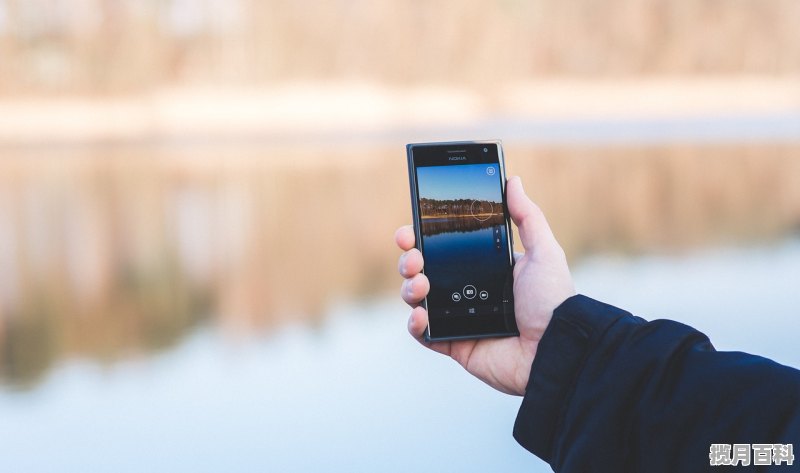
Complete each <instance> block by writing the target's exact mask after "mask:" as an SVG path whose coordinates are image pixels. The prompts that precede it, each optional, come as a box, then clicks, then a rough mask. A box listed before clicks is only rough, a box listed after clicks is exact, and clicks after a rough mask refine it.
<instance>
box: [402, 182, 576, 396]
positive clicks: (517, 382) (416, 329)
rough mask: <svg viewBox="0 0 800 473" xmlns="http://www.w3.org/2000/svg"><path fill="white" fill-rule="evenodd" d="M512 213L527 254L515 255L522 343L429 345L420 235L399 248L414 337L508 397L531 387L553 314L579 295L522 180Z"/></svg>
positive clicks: (407, 232) (512, 190)
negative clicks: (541, 343) (417, 244)
mask: <svg viewBox="0 0 800 473" xmlns="http://www.w3.org/2000/svg"><path fill="white" fill-rule="evenodd" d="M506 195H507V199H508V210H509V213H510V214H511V219H512V220H513V221H514V223H515V224H516V225H517V227H518V228H519V236H520V240H522V246H523V247H524V248H525V253H524V254H522V253H516V254H515V255H514V257H515V261H516V264H515V266H514V311H515V314H516V319H517V327H518V328H519V333H520V335H519V337H505V338H484V339H479V340H458V341H452V342H432V343H431V342H426V341H425V340H424V338H423V334H424V333H425V328H426V327H427V326H428V313H427V311H426V310H425V309H424V308H423V307H421V306H420V305H419V304H420V302H421V301H422V300H423V299H424V298H425V296H426V295H427V294H428V291H429V290H430V284H429V282H428V278H427V277H426V276H425V275H424V274H422V273H421V272H420V271H422V267H423V260H422V253H420V252H419V250H417V249H416V248H414V229H413V228H412V227H411V226H410V225H407V226H404V227H400V228H399V229H398V230H397V232H396V233H395V240H396V241H397V245H398V246H399V247H400V249H402V250H403V251H404V253H403V255H402V256H401V257H400V263H399V267H398V269H399V271H400V275H401V276H403V278H405V280H404V281H403V285H402V289H401V294H402V298H403V300H405V301H406V302H407V303H408V304H409V305H410V306H411V307H412V310H411V316H410V317H409V319H408V331H409V332H410V333H411V335H412V336H413V337H414V338H416V339H417V340H418V341H419V342H420V343H422V344H423V345H425V346H426V347H428V348H430V349H431V350H434V351H437V352H439V353H442V354H445V355H447V356H450V357H451V358H453V359H454V360H455V361H457V362H458V363H459V364H460V365H461V366H463V367H464V368H465V369H466V370H467V371H469V372H470V373H471V374H472V375H474V376H476V377H477V378H479V379H480V380H482V381H484V382H485V383H487V384H488V385H489V386H491V387H493V388H495V389H497V390H498V391H502V392H504V393H507V394H516V395H519V396H522V395H524V394H525V387H526V386H527V385H528V376H529V375H530V371H531V363H533V358H534V357H535V356H536V348H537V347H538V345H539V340H541V338H542V335H543V334H544V331H545V329H546V328H547V325H548V324H549V323H550V319H551V318H552V317H553V310H555V308H556V307H558V306H559V305H560V304H561V303H562V302H564V301H565V300H566V299H567V298H569V297H571V296H573V295H575V286H574V285H573V283H572V276H571V275H570V273H569V267H568V266H567V260H566V258H565V256H564V250H562V249H561V247H560V246H559V245H558V242H557V241H556V239H555V237H554V236H553V232H552V231H551V230H550V226H549V225H548V224H547V220H546V219H545V217H544V214H543V213H542V211H541V210H540V209H539V207H537V206H536V204H534V203H533V202H532V201H531V200H530V199H529V198H528V196H527V195H525V190H524V189H523V188H522V181H521V180H520V179H519V177H515V178H512V179H510V180H509V181H508V184H507V186H506Z"/></svg>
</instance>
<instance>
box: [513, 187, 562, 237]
mask: <svg viewBox="0 0 800 473" xmlns="http://www.w3.org/2000/svg"><path fill="white" fill-rule="evenodd" d="M506 199H507V200H508V212H509V214H511V220H513V221H514V224H516V225H517V228H519V238H520V240H522V246H524V247H525V251H531V250H533V249H534V247H535V246H536V245H541V244H545V243H551V242H555V237H554V236H553V232H552V230H550V225H548V223H547V219H545V217H544V214H543V213H542V210H541V209H540V208H539V207H538V206H537V205H536V204H534V203H533V201H532V200H531V199H530V198H529V197H528V196H527V195H526V194H525V189H523V187H522V180H521V179H520V178H519V176H514V177H512V178H511V179H509V181H508V183H507V184H506Z"/></svg>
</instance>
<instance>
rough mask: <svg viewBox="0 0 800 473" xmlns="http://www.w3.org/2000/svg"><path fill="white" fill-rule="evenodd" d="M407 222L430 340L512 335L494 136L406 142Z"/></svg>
mask: <svg viewBox="0 0 800 473" xmlns="http://www.w3.org/2000/svg"><path fill="white" fill-rule="evenodd" d="M408 159H409V179H410V182H411V194H412V207H413V213H414V227H415V233H416V236H417V247H418V248H419V249H420V251H421V252H422V255H423V258H424V261H425V267H424V269H423V272H424V273H425V275H426V276H427V277H428V280H429V281H430V292H429V294H428V297H427V298H426V300H425V306H426V308H427V310H428V319H429V325H428V332H427V334H426V335H427V337H428V338H429V339H431V340H440V339H454V338H477V337H485V336H503V335H516V334H517V328H516V324H515V320H514V310H513V292H512V288H513V254H512V245H511V234H510V225H509V220H508V214H507V212H506V202H505V169H504V166H503V157H502V150H501V148H500V145H499V143H498V142H457V143H429V144H411V145H408Z"/></svg>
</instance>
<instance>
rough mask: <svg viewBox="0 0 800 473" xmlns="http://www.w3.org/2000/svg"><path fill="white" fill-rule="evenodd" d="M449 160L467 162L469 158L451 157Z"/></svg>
mask: <svg viewBox="0 0 800 473" xmlns="http://www.w3.org/2000/svg"><path fill="white" fill-rule="evenodd" d="M447 159H448V161H466V160H467V157H466V156H449V157H448V158H447Z"/></svg>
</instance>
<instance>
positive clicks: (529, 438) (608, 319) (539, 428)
mask: <svg viewBox="0 0 800 473" xmlns="http://www.w3.org/2000/svg"><path fill="white" fill-rule="evenodd" d="M627 315H630V314H629V313H628V312H625V311H623V310H622V309H618V308H616V307H613V306H609V305H607V304H603V303H602V302H598V301H596V300H594V299H591V298H589V297H586V296H583V295H576V296H572V297H570V298H569V299H567V300H566V301H564V302H563V303H562V304H561V305H560V306H558V307H557V308H556V310H555V311H553V318H552V320H551V321H550V324H549V325H548V327H547V330H545V332H544V335H543V336H542V339H541V341H540V342H539V346H538V347H537V350H536V356H535V357H534V359H533V364H532V365H531V374H530V378H529V379H528V386H527V387H526V389H525V397H523V399H522V406H520V409H519V413H518V414H517V419H516V422H515V423H514V438H515V439H516V440H517V442H519V444H520V445H522V446H523V447H525V448H526V449H527V450H528V451H530V452H531V453H533V454H534V455H536V456H537V457H539V458H541V459H542V460H544V461H546V462H548V463H549V462H550V458H551V456H552V452H553V443H554V438H555V435H556V431H557V429H558V426H559V425H560V423H561V418H562V417H563V413H564V411H565V409H566V407H567V406H568V405H569V402H570V398H571V397H572V392H573V390H574V384H575V380H576V379H577V377H578V375H579V373H580V371H581V368H582V366H583V363H584V360H585V359H586V356H587V355H588V354H589V352H590V351H591V348H592V347H593V346H594V345H595V344H596V343H597V340H599V339H600V338H601V337H602V336H603V334H604V333H605V331H606V330H607V329H608V328H609V327H611V325H613V324H614V323H615V322H616V321H617V320H619V319H620V318H622V317H624V316H627Z"/></svg>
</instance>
